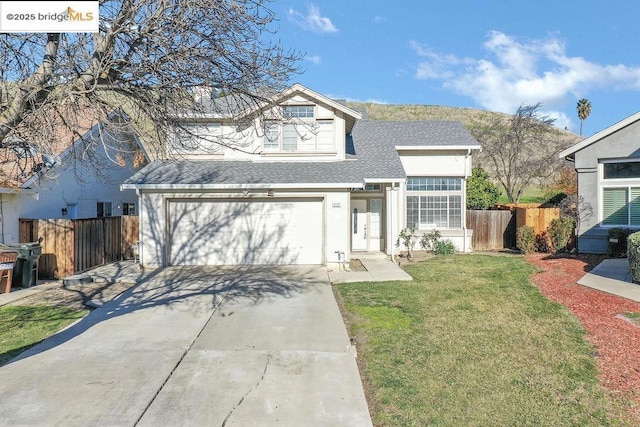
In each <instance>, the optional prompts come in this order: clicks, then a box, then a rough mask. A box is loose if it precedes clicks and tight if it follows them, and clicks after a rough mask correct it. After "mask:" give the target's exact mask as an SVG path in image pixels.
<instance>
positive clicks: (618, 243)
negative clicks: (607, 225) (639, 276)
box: [607, 228, 633, 258]
mask: <svg viewBox="0 0 640 427" xmlns="http://www.w3.org/2000/svg"><path fill="white" fill-rule="evenodd" d="M632 232H633V231H631V230H629V229H628V228H611V229H609V233H608V235H607V238H608V239H607V240H608V247H607V255H608V256H610V257H613V258H624V257H625V256H627V237H629V235H630V234H631V233H632Z"/></svg>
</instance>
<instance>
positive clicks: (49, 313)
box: [0, 305, 88, 366]
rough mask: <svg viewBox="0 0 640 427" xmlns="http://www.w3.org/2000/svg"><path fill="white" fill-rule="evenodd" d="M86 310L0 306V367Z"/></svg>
mask: <svg viewBox="0 0 640 427" xmlns="http://www.w3.org/2000/svg"><path fill="white" fill-rule="evenodd" d="M87 312H88V311H87V310H72V309H69V308H66V307H51V306H46V305H36V306H11V307H0V331H2V332H1V333H0V366H2V365H4V364H5V363H7V362H8V361H9V360H11V359H12V358H14V357H15V356H17V355H18V354H20V353H21V352H23V351H25V350H27V349H28V348H30V347H33V346H34V345H36V344H38V343H39V342H40V341H42V340H43V339H45V338H47V337H49V336H51V335H53V334H54V333H56V332H58V331H59V330H61V329H62V328H64V327H65V326H67V325H69V324H71V323H73V322H75V321H76V320H77V319H80V318H81V317H83V316H85V315H86V314H87Z"/></svg>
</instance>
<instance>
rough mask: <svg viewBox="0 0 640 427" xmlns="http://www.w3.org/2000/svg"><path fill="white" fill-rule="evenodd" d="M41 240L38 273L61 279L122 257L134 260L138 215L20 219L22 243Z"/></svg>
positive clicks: (41, 275)
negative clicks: (132, 248)
mask: <svg viewBox="0 0 640 427" xmlns="http://www.w3.org/2000/svg"><path fill="white" fill-rule="evenodd" d="M40 238H41V239H42V241H41V245H42V255H41V256H40V259H39V261H38V276H39V277H40V278H43V279H50V278H62V277H67V276H71V275H73V274H76V273H81V272H83V271H85V270H88V269H89V268H92V267H96V266H98V265H103V264H106V263H109V262H113V261H119V260H122V259H132V258H133V253H132V250H131V247H132V245H133V243H134V242H135V241H137V240H138V217H137V216H115V217H106V218H88V219H20V242H25V243H26V242H35V241H38V239H40Z"/></svg>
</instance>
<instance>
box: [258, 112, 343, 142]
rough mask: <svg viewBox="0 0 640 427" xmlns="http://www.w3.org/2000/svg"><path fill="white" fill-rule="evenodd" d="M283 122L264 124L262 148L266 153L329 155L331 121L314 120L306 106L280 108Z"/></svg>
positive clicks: (331, 135)
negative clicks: (324, 153)
mask: <svg viewBox="0 0 640 427" xmlns="http://www.w3.org/2000/svg"><path fill="white" fill-rule="evenodd" d="M282 115H283V117H284V119H285V120H284V121H270V122H267V123H266V124H265V131H264V142H263V147H264V151H266V152H278V151H286V152H333V151H334V150H335V143H334V130H333V120H330V119H315V108H314V107H313V106H310V105H287V106H284V107H282Z"/></svg>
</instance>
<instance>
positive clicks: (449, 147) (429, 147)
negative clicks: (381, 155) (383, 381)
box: [395, 145, 482, 151]
mask: <svg viewBox="0 0 640 427" xmlns="http://www.w3.org/2000/svg"><path fill="white" fill-rule="evenodd" d="M395 148H396V150H414V151H443V150H446V151H452V150H481V149H482V147H481V146H480V145H396V147H395Z"/></svg>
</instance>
